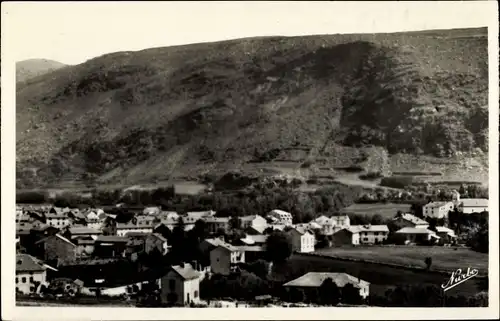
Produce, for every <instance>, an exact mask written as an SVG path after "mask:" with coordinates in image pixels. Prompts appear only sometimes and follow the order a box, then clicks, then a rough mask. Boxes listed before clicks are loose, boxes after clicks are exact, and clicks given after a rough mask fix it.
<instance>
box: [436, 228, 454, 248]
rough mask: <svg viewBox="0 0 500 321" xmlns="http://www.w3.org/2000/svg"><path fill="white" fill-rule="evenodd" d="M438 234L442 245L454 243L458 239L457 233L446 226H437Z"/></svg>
mask: <svg viewBox="0 0 500 321" xmlns="http://www.w3.org/2000/svg"><path fill="white" fill-rule="evenodd" d="M436 234H437V236H439V242H440V243H441V244H449V243H453V242H454V241H456V239H457V235H456V234H455V231H453V230H452V229H449V228H447V227H444V226H436Z"/></svg>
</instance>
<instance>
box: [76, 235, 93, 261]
mask: <svg viewBox="0 0 500 321" xmlns="http://www.w3.org/2000/svg"><path fill="white" fill-rule="evenodd" d="M73 242H74V243H75V244H76V256H77V257H79V258H82V257H89V256H91V255H92V253H93V252H94V246H95V240H94V239H92V238H77V239H74V240H73Z"/></svg>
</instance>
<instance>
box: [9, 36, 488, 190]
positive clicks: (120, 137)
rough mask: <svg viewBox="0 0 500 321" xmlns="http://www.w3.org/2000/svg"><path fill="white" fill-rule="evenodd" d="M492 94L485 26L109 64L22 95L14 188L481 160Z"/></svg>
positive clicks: (260, 43)
mask: <svg viewBox="0 0 500 321" xmlns="http://www.w3.org/2000/svg"><path fill="white" fill-rule="evenodd" d="M485 53H486V56H484V54H485ZM487 86H488V69H487V32H486V28H482V29H467V30H449V31H425V32H420V33H419V32H410V33H398V34H376V35H370V34H361V35H331V36H303V37H300V36H299V37H259V38H245V39H235V40H228V41H223V42H211V43H201V44H193V45H182V46H174V47H163V48H152V49H145V50H141V51H135V52H120V53H114V54H106V55H103V56H101V57H97V58H93V59H90V60H88V61H86V62H85V63H83V64H79V65H76V66H71V67H67V68H63V69H59V70H56V71H53V72H51V74H50V77H49V76H48V75H45V76H40V77H36V78H34V79H32V81H31V82H27V83H26V84H22V85H19V86H18V90H17V100H18V103H17V110H18V112H17V126H16V128H17V138H16V139H17V157H18V162H17V176H18V179H17V185H18V187H29V186H31V187H39V186H42V185H44V184H52V185H57V184H60V183H61V182H80V183H83V182H86V183H93V184H95V183H98V184H102V183H120V184H135V183H138V182H141V181H157V180H159V181H162V180H168V179H172V178H175V177H190V178H199V176H200V175H204V174H209V173H218V172H219V173H221V174H222V173H224V172H226V171H229V170H233V169H239V170H243V171H250V172H255V171H261V170H264V171H266V170H268V171H278V172H282V173H283V172H284V173H288V174H290V175H296V176H303V177H305V178H307V177H310V176H311V175H321V174H322V172H328V173H329V175H332V176H337V175H338V174H339V173H338V171H336V170H335V169H334V168H335V167H339V166H340V165H359V166H362V167H363V168H364V169H365V170H367V171H368V170H370V171H371V170H373V171H381V172H385V173H389V172H390V170H391V158H394V157H393V156H394V155H397V154H398V153H402V154H408V155H422V156H418V157H439V158H443V157H458V156H460V154H466V155H467V157H468V159H469V158H474V157H475V155H477V154H482V153H487V137H488V136H487V135H488V132H487V117H488V108H487V90H488V89H487ZM485 124H486V127H485ZM415 137H417V138H415ZM425 155H427V156H425ZM304 163H311V164H313V166H309V167H308V166H304ZM481 166H482V168H483V170H486V172H487V165H486V167H485V166H484V162H483V164H482V165H481Z"/></svg>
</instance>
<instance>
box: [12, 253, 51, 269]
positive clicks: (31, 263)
mask: <svg viewBox="0 0 500 321" xmlns="http://www.w3.org/2000/svg"><path fill="white" fill-rule="evenodd" d="M42 271H45V267H44V266H42V265H41V264H39V263H38V261H37V260H36V259H35V258H34V257H32V256H31V255H28V254H18V255H16V272H42Z"/></svg>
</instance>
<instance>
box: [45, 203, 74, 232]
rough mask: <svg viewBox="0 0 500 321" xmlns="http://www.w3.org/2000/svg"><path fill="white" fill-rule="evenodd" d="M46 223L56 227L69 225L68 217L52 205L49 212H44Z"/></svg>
mask: <svg viewBox="0 0 500 321" xmlns="http://www.w3.org/2000/svg"><path fill="white" fill-rule="evenodd" d="M45 219H46V220H47V221H46V223H47V224H48V225H50V226H53V227H56V228H58V229H61V228H64V227H66V226H68V225H70V220H69V217H68V215H67V214H66V213H63V212H62V210H61V209H57V210H56V208H55V207H54V208H53V210H51V211H50V212H49V213H46V214H45Z"/></svg>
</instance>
